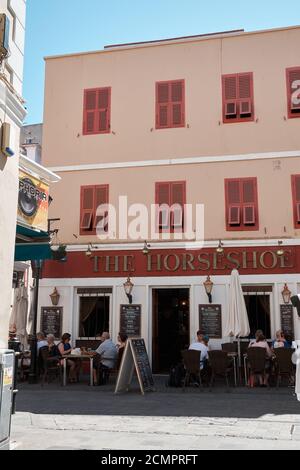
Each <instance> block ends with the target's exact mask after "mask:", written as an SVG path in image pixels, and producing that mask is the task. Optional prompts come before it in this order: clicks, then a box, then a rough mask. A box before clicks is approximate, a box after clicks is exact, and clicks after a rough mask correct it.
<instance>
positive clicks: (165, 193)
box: [155, 181, 186, 232]
mask: <svg viewBox="0 0 300 470" xmlns="http://www.w3.org/2000/svg"><path fill="white" fill-rule="evenodd" d="M155 203H156V204H157V205H158V206H159V209H158V213H157V226H158V230H159V231H160V232H176V231H177V232H183V230H184V205H185V203H186V184H185V181H172V182H164V183H156V185H155Z"/></svg>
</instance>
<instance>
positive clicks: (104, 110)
mask: <svg viewBox="0 0 300 470" xmlns="http://www.w3.org/2000/svg"><path fill="white" fill-rule="evenodd" d="M110 108H111V88H109V87H107V88H95V89H92V90H85V91H84V105H83V134H84V135H89V134H90V135H92V134H104V133H108V132H110V114H111V111H110Z"/></svg>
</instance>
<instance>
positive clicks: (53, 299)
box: [49, 287, 60, 307]
mask: <svg viewBox="0 0 300 470" xmlns="http://www.w3.org/2000/svg"><path fill="white" fill-rule="evenodd" d="M49 297H50V299H51V302H52V305H54V306H55V307H56V306H57V305H58V302H59V298H60V295H59V293H58V290H57V289H56V287H55V288H54V291H53V292H52V294H50V295H49Z"/></svg>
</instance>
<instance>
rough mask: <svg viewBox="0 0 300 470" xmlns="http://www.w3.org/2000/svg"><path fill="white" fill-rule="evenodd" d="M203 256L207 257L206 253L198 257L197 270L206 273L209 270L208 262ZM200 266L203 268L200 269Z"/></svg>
mask: <svg viewBox="0 0 300 470" xmlns="http://www.w3.org/2000/svg"><path fill="white" fill-rule="evenodd" d="M204 256H209V254H208V253H202V255H198V261H199V263H200V264H199V267H198V269H199V270H200V271H208V270H209V269H210V260H209V259H206V258H204ZM201 264H203V265H204V267H201Z"/></svg>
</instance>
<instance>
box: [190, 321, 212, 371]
mask: <svg viewBox="0 0 300 470" xmlns="http://www.w3.org/2000/svg"><path fill="white" fill-rule="evenodd" d="M205 339H206V338H205V337H204V335H203V334H202V332H201V331H200V330H199V331H197V341H196V342H195V343H192V344H191V345H190V347H189V349H194V350H195V351H201V356H200V369H201V370H202V369H203V367H204V365H205V363H206V361H207V358H208V347H207V346H206V344H205Z"/></svg>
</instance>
